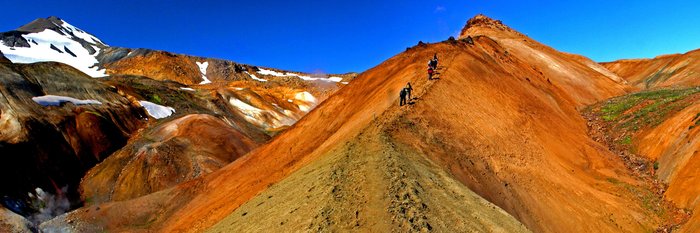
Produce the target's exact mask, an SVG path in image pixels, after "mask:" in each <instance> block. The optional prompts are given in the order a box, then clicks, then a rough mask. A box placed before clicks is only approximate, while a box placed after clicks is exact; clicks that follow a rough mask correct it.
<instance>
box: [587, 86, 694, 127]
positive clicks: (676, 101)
mask: <svg viewBox="0 0 700 233" xmlns="http://www.w3.org/2000/svg"><path fill="white" fill-rule="evenodd" d="M698 92H700V89H697V88H688V89H665V90H653V91H645V92H640V93H635V94H631V95H627V96H623V97H618V98H615V99H612V100H610V101H608V102H606V103H604V104H603V105H602V106H601V108H600V113H601V117H602V118H603V120H605V121H614V122H613V123H614V124H615V125H616V126H615V128H616V129H623V130H633V131H636V130H638V129H640V128H642V127H645V126H655V125H658V124H660V123H661V122H663V120H664V119H666V117H667V115H668V114H669V113H673V112H677V111H679V110H681V109H683V108H685V107H688V106H689V105H690V104H692V102H691V101H683V100H685V99H686V98H687V97H689V96H691V95H693V94H696V93H698Z"/></svg>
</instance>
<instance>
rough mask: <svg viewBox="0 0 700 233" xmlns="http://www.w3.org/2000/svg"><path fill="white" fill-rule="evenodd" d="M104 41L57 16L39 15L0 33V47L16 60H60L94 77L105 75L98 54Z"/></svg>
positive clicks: (102, 47) (20, 61)
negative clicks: (30, 20)
mask: <svg viewBox="0 0 700 233" xmlns="http://www.w3.org/2000/svg"><path fill="white" fill-rule="evenodd" d="M107 47H108V45H106V44H105V43H104V42H102V41H101V40H100V39H98V38H97V37H95V36H93V35H91V34H90V33H87V32H85V31H83V30H81V29H80V28H77V27H75V26H73V25H70V24H69V23H67V22H66V21H64V20H62V19H60V18H58V17H54V16H52V17H48V18H45V19H44V18H40V19H36V20H34V21H32V22H31V23H29V24H27V25H24V26H22V27H20V28H18V29H16V30H14V31H9V32H4V33H0V51H2V54H4V56H5V57H6V58H7V59H9V60H10V61H12V62H13V63H34V62H43V61H53V62H61V63H65V64H68V65H70V66H73V67H75V68H76V69H78V70H80V71H82V72H83V73H86V74H88V75H90V76H92V77H103V76H106V73H105V70H104V69H100V68H99V67H98V66H97V63H98V61H97V59H96V56H97V55H98V54H99V53H100V50H102V49H105V48H107Z"/></svg>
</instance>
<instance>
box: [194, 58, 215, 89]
mask: <svg viewBox="0 0 700 233" xmlns="http://www.w3.org/2000/svg"><path fill="white" fill-rule="evenodd" d="M195 63H197V66H199V72H201V73H202V79H204V81H202V82H200V83H199V84H209V83H211V81H209V79H208V78H207V68H208V67H209V62H208V61H205V62H195Z"/></svg>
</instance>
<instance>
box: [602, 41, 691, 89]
mask: <svg viewBox="0 0 700 233" xmlns="http://www.w3.org/2000/svg"><path fill="white" fill-rule="evenodd" d="M698 59H700V50H693V51H690V52H687V53H685V54H673V55H664V56H658V57H655V58H652V59H629V60H619V61H613V62H604V63H601V64H602V65H603V66H605V67H606V68H607V69H609V70H610V71H612V72H614V73H616V74H618V75H619V76H620V77H623V78H624V79H626V80H627V81H629V82H630V84H632V85H635V86H637V87H639V88H652V87H691V86H698V85H700V62H697V61H698Z"/></svg>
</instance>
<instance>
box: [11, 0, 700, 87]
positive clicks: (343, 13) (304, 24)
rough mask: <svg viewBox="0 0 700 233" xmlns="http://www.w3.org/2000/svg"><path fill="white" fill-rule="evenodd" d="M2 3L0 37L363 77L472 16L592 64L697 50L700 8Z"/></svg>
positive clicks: (487, 0)
mask: <svg viewBox="0 0 700 233" xmlns="http://www.w3.org/2000/svg"><path fill="white" fill-rule="evenodd" d="M6 1H8V0H2V2H0V5H2V6H3V11H2V12H3V14H2V19H0V31H8V30H11V29H15V28H17V27H19V26H21V25H23V24H26V23H28V22H30V21H31V20H33V19H35V18H39V17H48V16H51V15H55V16H58V17H60V18H62V19H64V20H66V21H68V22H69V23H71V24H73V25H75V26H77V27H79V28H82V29H83V30H86V31H88V32H90V33H92V34H94V35H96V36H97V37H99V38H101V39H102V40H103V41H105V42H106V43H108V44H109V45H112V46H121V47H130V48H151V49H159V50H167V51H171V52H176V53H184V54H190V55H196V56H204V57H215V58H223V59H228V60H233V61H236V62H241V63H246V64H253V65H261V66H269V67H275V68H281V69H288V70H295V71H305V72H326V73H343V72H349V71H363V70H366V69H368V68H371V67H373V66H375V65H377V64H379V63H380V62H382V61H384V60H386V59H387V58H389V57H391V56H393V55H395V54H397V53H400V52H402V51H404V50H405V49H406V47H409V46H412V45H415V44H416V43H417V42H418V41H419V40H423V41H431V42H434V41H441V40H444V39H447V38H448V37H449V36H451V35H456V34H457V33H458V32H459V31H460V29H461V28H462V27H463V26H464V23H465V21H466V20H467V19H469V18H471V17H472V16H474V15H476V14H478V13H484V14H486V15H488V16H490V17H492V18H495V19H500V20H502V21H503V22H504V23H505V24H507V25H509V26H511V27H512V28H514V29H516V30H518V31H520V32H522V33H524V34H527V35H528V36H530V37H532V38H533V39H535V40H538V41H540V42H542V43H544V44H547V45H550V46H552V47H554V48H556V49H559V50H562V51H566V52H571V53H577V54H582V55H585V56H588V57H590V58H592V59H594V60H596V61H610V60H616V59H620V58H642V57H654V56H656V55H660V54H668V53H684V52H687V51H690V50H693V49H697V48H700V1H697V0H693V1H690V0H686V1H679V0H670V1H647V0H642V1H624V2H627V3H622V2H623V1H602V0H593V1H576V3H572V2H574V1H522V0H520V1H505V0H504V1H501V0H466V1H429V0H423V1H408V0H403V1H399V0H397V1H366V0H355V1H332V0H331V1H306V0H297V1H265V0H246V1H206V0H199V1H180V0H172V1H151V0H142V1H134V0H124V1H94V0H92V1H57V0H31V1H19V2H17V1H14V2H12V3H10V2H6Z"/></svg>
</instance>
